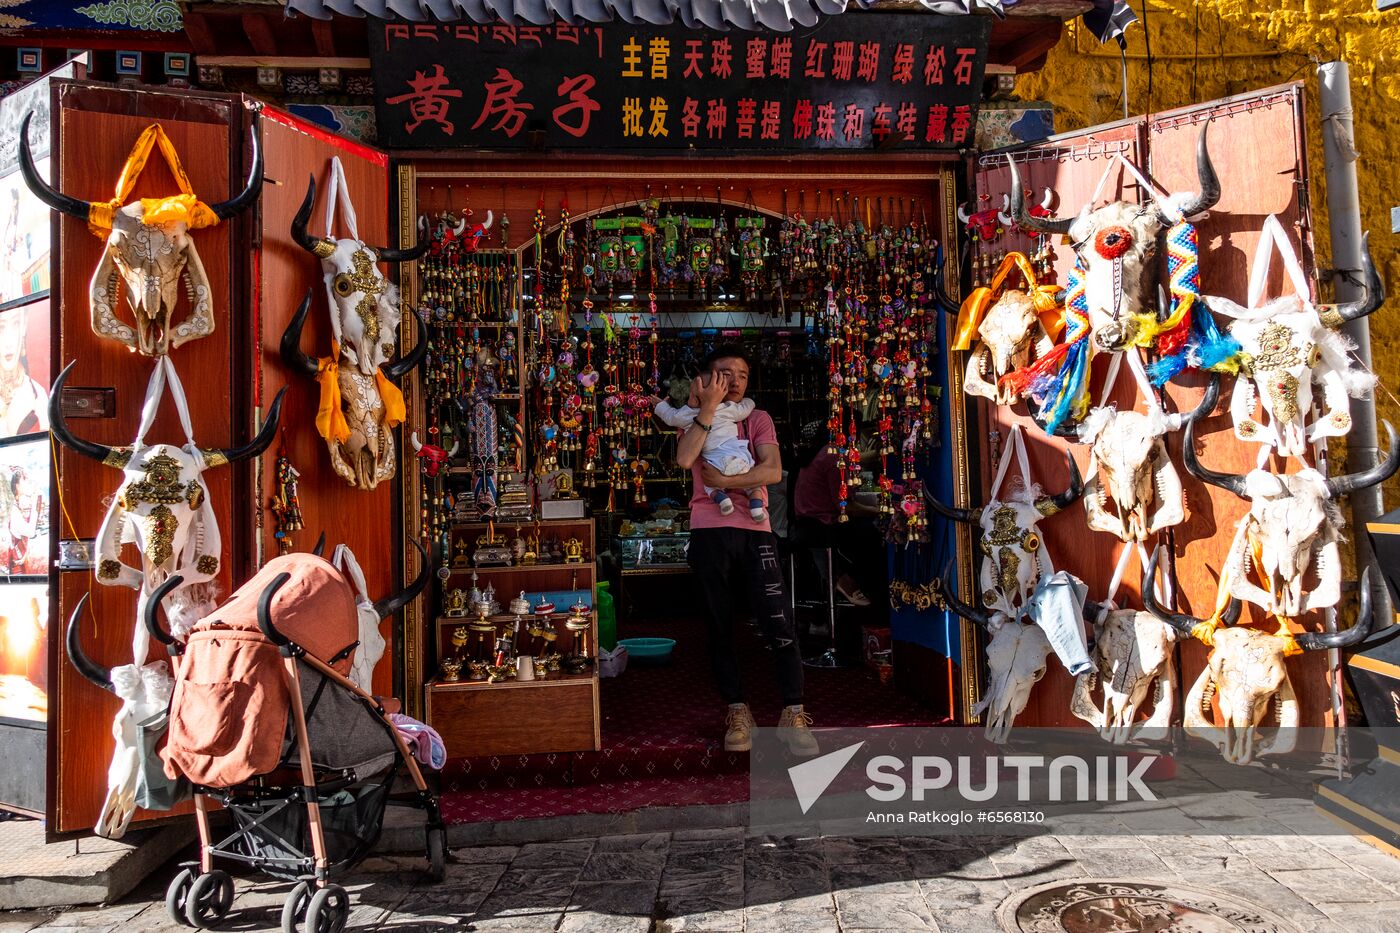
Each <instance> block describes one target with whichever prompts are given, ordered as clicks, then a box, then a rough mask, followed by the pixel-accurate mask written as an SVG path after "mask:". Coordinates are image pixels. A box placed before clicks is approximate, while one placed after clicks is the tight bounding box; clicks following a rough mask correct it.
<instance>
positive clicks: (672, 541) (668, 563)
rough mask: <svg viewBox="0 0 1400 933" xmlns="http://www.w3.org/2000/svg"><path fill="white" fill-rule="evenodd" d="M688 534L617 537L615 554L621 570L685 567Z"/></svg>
mask: <svg viewBox="0 0 1400 933" xmlns="http://www.w3.org/2000/svg"><path fill="white" fill-rule="evenodd" d="M689 548H690V532H688V531H682V532H672V533H670V534H658V535H618V536H617V553H618V560H619V561H620V562H621V565H622V569H623V570H644V569H645V570H652V569H661V568H672V567H675V568H679V567H685V566H687V564H686V553H687V551H688V550H689Z"/></svg>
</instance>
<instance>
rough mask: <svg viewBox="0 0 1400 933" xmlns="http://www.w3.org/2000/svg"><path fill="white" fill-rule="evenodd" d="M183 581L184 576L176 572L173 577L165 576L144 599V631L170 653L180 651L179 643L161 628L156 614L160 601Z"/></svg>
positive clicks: (158, 610) (157, 613)
mask: <svg viewBox="0 0 1400 933" xmlns="http://www.w3.org/2000/svg"><path fill="white" fill-rule="evenodd" d="M184 582H185V578H184V577H182V576H180V575H179V574H178V573H177V574H175V575H174V576H173V577H166V578H165V580H164V582H162V583H161V585H160V586H158V587H156V588H155V592H153V593H151V595H150V596H149V597H147V599H146V611H145V614H144V616H143V618H144V619H145V622H146V631H148V632H150V633H151V637H152V638H154V639H155V640H156V641H158V642H160V643H161V644H162V645H164V646H165V647H166V648H167V649H169V651H170V653H171V654H179V653H180V643H179V642H178V641H176V640H175V636H174V635H171V634H170V633H169V632H167V631H166V630H165V629H163V628H161V625H160V619H159V617H158V615H159V612H160V604H161V601H162V600H164V599H165V597H167V596H169V595H170V594H171V593H172V592H173V591H174V590H175V589H176V588H177V587H179V586H180V585H181V584H182V583H184Z"/></svg>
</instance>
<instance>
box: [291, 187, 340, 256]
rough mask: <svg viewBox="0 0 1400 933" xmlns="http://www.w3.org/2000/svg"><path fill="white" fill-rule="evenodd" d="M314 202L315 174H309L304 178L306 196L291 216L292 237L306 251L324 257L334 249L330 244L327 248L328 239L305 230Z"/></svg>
mask: <svg viewBox="0 0 1400 933" xmlns="http://www.w3.org/2000/svg"><path fill="white" fill-rule="evenodd" d="M315 203H316V176H315V175H309V176H307V179H306V197H305V198H303V199H302V202H301V207H299V208H297V212H296V216H295V217H293V218H292V239H293V240H296V241H297V243H298V245H300V246H301V248H302V249H304V250H306V251H307V252H308V253H312V254H313V255H316V256H319V257H324V256H327V255H330V251H331V250H334V246H331V248H330V250H328V249H327V245H328V241H326V240H323V239H321V238H319V237H314V236H312V235H311V234H309V233H307V232H306V225H307V224H308V223H310V222H311V207H312V205H314V204H315Z"/></svg>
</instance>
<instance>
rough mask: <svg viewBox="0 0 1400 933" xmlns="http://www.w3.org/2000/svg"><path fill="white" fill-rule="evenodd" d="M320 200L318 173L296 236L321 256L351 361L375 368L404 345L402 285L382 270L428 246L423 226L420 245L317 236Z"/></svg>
mask: <svg viewBox="0 0 1400 933" xmlns="http://www.w3.org/2000/svg"><path fill="white" fill-rule="evenodd" d="M315 202H316V179H315V177H314V176H313V177H311V178H310V179H309V180H308V182H307V186H306V198H305V199H304V200H303V201H302V202H301V207H300V209H298V210H297V213H296V216H295V217H293V218H292V238H293V239H294V240H296V241H297V242H298V243H300V244H301V246H302V248H303V249H305V250H306V251H307V252H309V253H311V254H312V255H314V256H316V257H317V258H319V259H320V260H321V270H322V272H323V274H324V276H325V280H326V296H327V298H328V300H329V302H330V308H331V333H332V334H333V335H334V340H335V345H336V346H337V347H339V349H340V355H341V357H343V359H344V361H345V363H346V364H348V365H349V366H353V367H355V368H356V369H358V370H359V372H360V373H361V374H362V375H365V376H373V375H374V373H375V371H376V370H378V368H379V367H380V366H381V365H383V364H384V363H387V362H388V361H389V360H390V359H392V358H393V356H394V350H395V349H396V348H397V347H398V332H399V317H400V315H399V289H398V286H396V285H394V284H393V283H391V282H390V281H389V280H388V279H386V278H385V277H384V273H382V272H380V271H379V265H378V264H379V263H381V262H407V261H410V260H414V259H417V258H418V257H420V256H422V255H423V254H424V253H425V252H427V250H428V245H429V243H428V240H427V238H426V237H424V236H422V235H421V234H422V231H421V230H420V231H419V233H420V236H419V241H418V243H417V245H415V246H413V247H411V248H408V249H391V248H389V247H387V246H367V245H366V244H365V243H363V242H362V241H360V240H358V239H355V238H353V237H344V238H341V239H334V238H332V237H330V236H325V237H319V238H318V237H313V236H311V235H310V234H309V233H307V232H306V225H307V223H308V222H309V221H310V219H311V207H312V205H313V204H315Z"/></svg>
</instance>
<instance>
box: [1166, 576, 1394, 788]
mask: <svg viewBox="0 0 1400 933" xmlns="http://www.w3.org/2000/svg"><path fill="white" fill-rule="evenodd" d="M1158 551H1159V552H1160V548H1159V549H1158ZM1157 556H1158V555H1157V553H1154V554H1153V555H1152V560H1151V561H1150V562H1149V563H1148V566H1147V572H1146V575H1145V578H1144V580H1143V584H1142V599H1143V603H1144V605H1146V606H1147V609H1148V611H1149V612H1151V613H1152V614H1153V615H1155V616H1156V617H1157V618H1159V619H1161V620H1162V621H1163V622H1165V623H1167V624H1168V625H1170V626H1171V627H1172V628H1174V629H1176V630H1177V631H1178V632H1180V633H1181V634H1182V635H1187V636H1192V635H1196V636H1197V637H1200V636H1199V635H1197V633H1200V632H1206V631H1210V632H1211V634H1210V635H1209V636H1208V640H1206V639H1203V640H1206V644H1209V645H1210V649H1211V650H1210V655H1209V657H1208V658H1207V659H1206V666H1205V669H1204V670H1202V671H1201V674H1200V676H1199V677H1197V678H1196V682H1195V683H1194V684H1192V685H1191V690H1190V691H1189V692H1188V693H1187V695H1186V708H1185V710H1184V725H1185V727H1186V733H1187V734H1188V735H1192V736H1195V737H1196V738H1200V739H1205V740H1206V741H1208V742H1210V743H1211V744H1213V745H1214V746H1215V747H1216V748H1218V749H1219V750H1220V752H1221V754H1223V755H1224V757H1225V760H1226V761H1228V762H1230V763H1231V764H1237V765H1247V764H1249V763H1250V762H1251V761H1253V760H1254V759H1255V758H1256V757H1260V756H1263V755H1282V754H1287V753H1288V752H1291V751H1292V750H1293V749H1294V747H1295V745H1296V744H1297V741H1298V722H1299V709H1298V697H1297V694H1295V693H1294V691H1293V682H1292V681H1291V680H1289V678H1288V667H1287V664H1286V662H1285V658H1286V657H1287V656H1288V655H1289V654H1295V653H1298V652H1304V651H1325V650H1328V649H1332V648H1335V649H1338V650H1342V649H1346V648H1350V647H1352V646H1354V645H1356V644H1358V643H1359V642H1360V641H1362V640H1363V639H1364V638H1366V636H1367V635H1369V634H1370V633H1371V622H1372V618H1371V571H1370V568H1367V569H1366V570H1365V571H1364V572H1363V573H1362V574H1361V589H1360V596H1361V605H1360V608H1359V609H1358V611H1357V615H1356V624H1355V625H1353V626H1352V627H1351V628H1349V629H1347V630H1346V631H1342V632H1302V633H1300V634H1297V635H1289V634H1286V633H1272V632H1266V631H1261V630H1260V629H1252V628H1239V627H1229V628H1212V626H1211V625H1210V624H1209V623H1208V622H1207V621H1206V620H1203V619H1198V618H1196V617H1194V616H1190V615H1185V614H1182V613H1177V612H1168V611H1166V610H1164V609H1163V608H1162V607H1161V606H1160V605H1158V603H1157V600H1156V598H1155V597H1154V596H1153V593H1152V586H1153V583H1154V581H1155V577H1156V575H1157ZM1231 601H1232V602H1237V601H1236V600H1234V598H1233V597H1231ZM1212 703H1213V707H1214V708H1216V709H1219V711H1220V718H1221V719H1222V720H1223V721H1224V725H1223V726H1217V725H1215V723H1214V721H1213V715H1214V714H1213V710H1212ZM1270 706H1272V707H1273V708H1274V711H1275V714H1276V715H1277V718H1278V730H1277V731H1276V732H1274V733H1273V734H1272V735H1265V734H1264V732H1263V731H1262V730H1263V727H1264V719H1265V716H1266V715H1267V714H1268V712H1269V708H1270Z"/></svg>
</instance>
